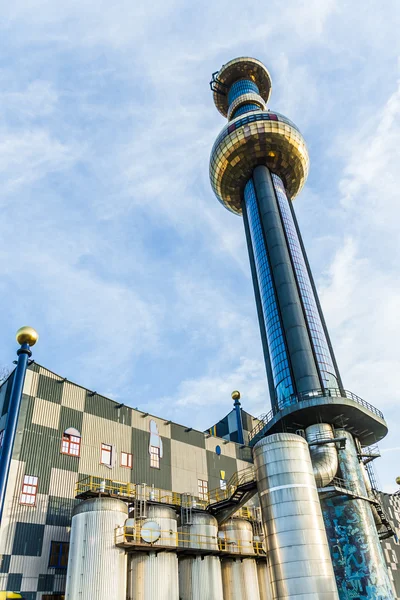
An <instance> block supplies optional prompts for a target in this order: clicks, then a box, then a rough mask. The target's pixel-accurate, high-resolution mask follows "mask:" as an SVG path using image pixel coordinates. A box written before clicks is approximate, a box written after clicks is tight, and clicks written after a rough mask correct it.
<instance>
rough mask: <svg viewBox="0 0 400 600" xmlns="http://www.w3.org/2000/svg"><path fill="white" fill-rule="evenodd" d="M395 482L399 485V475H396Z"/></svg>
mask: <svg viewBox="0 0 400 600" xmlns="http://www.w3.org/2000/svg"><path fill="white" fill-rule="evenodd" d="M396 483H397V485H400V477H396Z"/></svg>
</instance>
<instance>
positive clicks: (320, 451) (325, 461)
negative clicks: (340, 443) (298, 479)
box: [306, 423, 338, 487]
mask: <svg viewBox="0 0 400 600" xmlns="http://www.w3.org/2000/svg"><path fill="white" fill-rule="evenodd" d="M334 437H335V436H334V433H333V429H332V425H329V424H328V423H317V424H316V425H310V427H307V429H306V439H307V442H308V443H310V442H321V441H323V440H333V438H334ZM310 454H311V462H312V465H313V469H314V477H315V482H316V484H317V487H324V486H325V485H328V483H330V482H331V481H332V479H333V478H334V477H335V475H336V473H337V470H338V454H337V450H336V446H335V444H323V445H315V446H310Z"/></svg>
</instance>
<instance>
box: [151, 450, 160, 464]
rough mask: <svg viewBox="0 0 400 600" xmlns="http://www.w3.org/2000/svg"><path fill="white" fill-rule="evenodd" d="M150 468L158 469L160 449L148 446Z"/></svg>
mask: <svg viewBox="0 0 400 600" xmlns="http://www.w3.org/2000/svg"><path fill="white" fill-rule="evenodd" d="M150 467H152V468H153V469H159V468H160V448H157V447H156V446H150Z"/></svg>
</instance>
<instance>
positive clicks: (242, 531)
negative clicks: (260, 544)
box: [219, 518, 254, 554]
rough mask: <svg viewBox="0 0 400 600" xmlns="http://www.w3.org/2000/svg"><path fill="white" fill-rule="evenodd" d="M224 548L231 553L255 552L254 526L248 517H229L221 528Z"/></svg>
mask: <svg viewBox="0 0 400 600" xmlns="http://www.w3.org/2000/svg"><path fill="white" fill-rule="evenodd" d="M219 531H220V538H221V540H222V541H223V548H222V549H223V550H224V551H226V552H227V553H229V554H254V544H253V527H252V525H251V523H250V522H249V521H247V520H246V519H237V518H234V519H229V521H226V522H225V523H223V524H222V525H221V526H220V528H219Z"/></svg>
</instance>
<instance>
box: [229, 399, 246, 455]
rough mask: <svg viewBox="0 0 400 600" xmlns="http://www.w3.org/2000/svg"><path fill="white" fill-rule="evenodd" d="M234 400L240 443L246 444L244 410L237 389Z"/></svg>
mask: <svg viewBox="0 0 400 600" xmlns="http://www.w3.org/2000/svg"><path fill="white" fill-rule="evenodd" d="M232 400H234V403H233V406H234V407H235V412H236V422H237V431H238V443H239V444H244V437H243V422H242V411H241V409H240V392H238V391H237V390H235V391H234V392H232Z"/></svg>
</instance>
